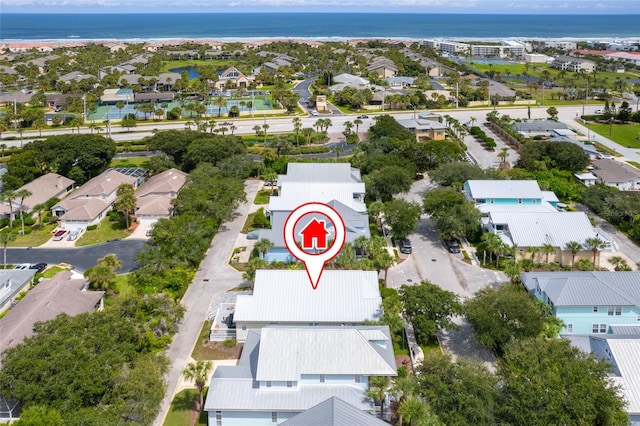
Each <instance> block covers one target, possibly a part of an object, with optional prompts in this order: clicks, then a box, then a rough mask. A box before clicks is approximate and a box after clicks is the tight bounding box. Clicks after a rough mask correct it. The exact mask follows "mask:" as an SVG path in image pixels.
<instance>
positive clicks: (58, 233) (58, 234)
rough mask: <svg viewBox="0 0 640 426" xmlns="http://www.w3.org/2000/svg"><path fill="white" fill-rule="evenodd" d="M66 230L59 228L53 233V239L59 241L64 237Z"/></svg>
mask: <svg viewBox="0 0 640 426" xmlns="http://www.w3.org/2000/svg"><path fill="white" fill-rule="evenodd" d="M67 232H69V231H67V230H66V229H60V230H59V231H56V233H55V234H53V241H60V240H62V239H63V238H64V236H65V235H67Z"/></svg>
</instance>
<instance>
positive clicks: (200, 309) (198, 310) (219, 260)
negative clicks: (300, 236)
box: [153, 180, 261, 426]
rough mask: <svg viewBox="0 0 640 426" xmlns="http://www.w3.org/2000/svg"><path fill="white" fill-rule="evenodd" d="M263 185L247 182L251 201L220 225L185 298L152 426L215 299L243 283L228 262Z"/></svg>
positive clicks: (162, 413)
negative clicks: (181, 319) (161, 397)
mask: <svg viewBox="0 0 640 426" xmlns="http://www.w3.org/2000/svg"><path fill="white" fill-rule="evenodd" d="M260 184H261V181H258V180H248V181H246V182H245V192H246V194H247V200H248V202H246V203H243V204H241V205H240V206H239V207H238V209H237V210H236V212H235V214H234V218H233V220H232V221H231V222H226V223H224V224H222V225H221V226H220V230H219V231H218V233H217V234H216V236H215V237H214V238H213V241H212V242H211V246H209V250H208V251H207V254H206V256H205V258H204V259H203V260H202V262H201V263H200V269H199V270H198V272H197V273H196V276H195V278H194V279H193V282H192V283H191V285H189V288H188V289H187V291H186V293H185V294H184V297H183V298H182V304H183V305H184V307H185V308H186V313H185V316H184V319H183V321H182V323H181V324H180V328H179V330H178V332H177V333H176V334H175V336H173V341H172V343H171V346H170V347H169V349H168V350H167V353H166V355H167V356H168V357H169V359H170V362H171V365H170V367H169V372H168V373H167V375H166V376H165V379H166V382H167V392H166V394H165V397H164V399H163V400H162V404H161V405H160V412H159V414H158V416H157V417H156V420H155V421H154V423H153V424H154V425H155V426H161V425H162V424H163V422H164V418H165V416H166V414H167V412H168V410H169V405H170V404H171V400H172V399H173V396H174V393H175V391H176V388H177V386H178V384H179V382H180V377H181V375H182V370H184V367H185V365H186V363H187V362H188V361H189V359H190V357H191V351H192V350H193V347H194V345H195V344H196V340H197V338H198V335H199V334H200V329H201V328H202V323H203V322H204V320H206V319H207V313H208V311H209V307H210V306H211V303H212V301H213V299H214V297H215V296H216V295H218V294H220V293H223V292H225V291H227V290H229V289H231V288H233V287H237V286H238V285H240V284H241V283H242V282H243V280H242V274H241V273H240V272H238V271H237V270H235V269H233V268H232V267H231V266H229V263H228V262H229V258H230V257H231V253H232V251H233V247H234V244H235V242H236V239H237V237H238V234H239V233H240V230H241V229H242V225H244V221H245V220H246V218H247V214H248V213H249V208H250V206H251V205H252V201H253V200H254V199H255V196H256V194H257V192H258V188H259V187H260Z"/></svg>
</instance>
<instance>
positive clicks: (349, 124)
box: [344, 121, 353, 137]
mask: <svg viewBox="0 0 640 426" xmlns="http://www.w3.org/2000/svg"><path fill="white" fill-rule="evenodd" d="M352 129H353V123H352V122H350V121H345V122H344V131H345V132H346V133H347V135H346V136H347V137H349V136H351V130H352Z"/></svg>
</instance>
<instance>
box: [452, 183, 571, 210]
mask: <svg viewBox="0 0 640 426" xmlns="http://www.w3.org/2000/svg"><path fill="white" fill-rule="evenodd" d="M462 193H463V194H464V195H465V197H467V199H468V200H469V201H473V202H474V203H475V204H476V207H479V206H481V205H484V204H486V205H487V206H488V207H491V206H498V205H509V206H536V205H537V206H543V207H545V208H546V209H548V210H550V211H555V210H556V206H557V204H558V197H556V195H555V194H554V193H553V192H551V191H543V190H542V189H540V185H538V182H537V181H535V180H468V181H466V182H465V183H464V186H463V189H462Z"/></svg>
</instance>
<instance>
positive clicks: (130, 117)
mask: <svg viewBox="0 0 640 426" xmlns="http://www.w3.org/2000/svg"><path fill="white" fill-rule="evenodd" d="M120 126H121V127H123V128H126V129H127V132H129V131H131V128H132V127H136V116H135V115H134V114H127V115H126V116H125V117H124V118H123V119H122V120H120Z"/></svg>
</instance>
